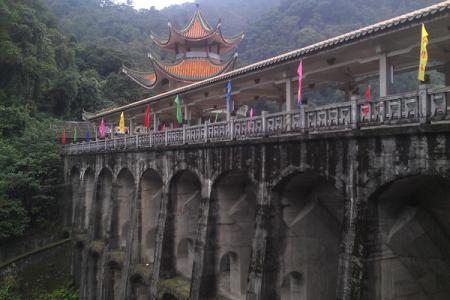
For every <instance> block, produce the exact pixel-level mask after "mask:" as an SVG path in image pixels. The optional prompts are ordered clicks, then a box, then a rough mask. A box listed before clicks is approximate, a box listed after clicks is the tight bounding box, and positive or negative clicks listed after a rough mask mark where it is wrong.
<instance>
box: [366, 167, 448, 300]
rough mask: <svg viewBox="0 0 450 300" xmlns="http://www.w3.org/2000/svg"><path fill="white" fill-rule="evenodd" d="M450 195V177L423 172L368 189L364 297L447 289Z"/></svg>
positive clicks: (441, 295) (434, 294)
mask: <svg viewBox="0 0 450 300" xmlns="http://www.w3.org/2000/svg"><path fill="white" fill-rule="evenodd" d="M449 199H450V180H448V179H445V178H442V177H437V176H426V175H415V176H408V177H404V178H399V179H397V180H394V181H391V182H389V183H387V184H385V185H383V186H381V187H380V188H379V189H378V190H376V191H375V192H374V193H373V194H372V195H371V197H370V199H369V210H368V217H367V236H366V241H365V245H366V255H367V258H368V259H367V264H366V273H365V281H366V284H365V285H364V286H365V287H366V288H365V289H364V290H363V297H364V298H365V299H368V300H372V299H376V298H377V297H381V298H387V297H389V298H390V299H394V300H395V299H403V298H404V297H405V295H407V296H408V297H411V298H413V297H415V298H414V299H416V298H417V299H418V298H420V297H422V298H424V299H425V298H427V297H430V298H433V299H446V298H447V297H448V295H450V286H449V285H448V282H450V221H449V220H450V201H449ZM375 257H376V259H374V258H375ZM382 282H383V283H384V284H382ZM387 285H388V286H389V289H387V288H385V286H387Z"/></svg>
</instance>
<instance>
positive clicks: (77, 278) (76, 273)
mask: <svg viewBox="0 0 450 300" xmlns="http://www.w3.org/2000/svg"><path fill="white" fill-rule="evenodd" d="M83 249H84V244H83V243H82V242H80V241H77V242H76V243H75V247H74V249H73V250H74V253H73V256H72V265H73V273H72V276H73V283H74V285H75V287H76V288H78V289H79V288H80V286H81V277H82V276H81V273H82V272H83V271H82V268H81V266H82V264H83Z"/></svg>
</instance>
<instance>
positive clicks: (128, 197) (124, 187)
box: [111, 169, 135, 250]
mask: <svg viewBox="0 0 450 300" xmlns="http://www.w3.org/2000/svg"><path fill="white" fill-rule="evenodd" d="M114 190H115V192H114V195H115V201H114V202H115V203H114V206H113V212H114V213H113V218H112V222H111V227H112V228H111V232H112V236H113V237H114V238H113V241H112V242H113V243H112V245H113V247H114V248H119V249H121V250H124V249H125V247H126V244H127V236H128V231H129V224H130V213H131V212H130V208H131V203H132V201H133V198H134V195H135V185H134V177H133V174H131V172H130V171H129V170H128V169H123V170H122V171H121V172H120V173H119V175H118V176H117V181H116V185H115V186H114Z"/></svg>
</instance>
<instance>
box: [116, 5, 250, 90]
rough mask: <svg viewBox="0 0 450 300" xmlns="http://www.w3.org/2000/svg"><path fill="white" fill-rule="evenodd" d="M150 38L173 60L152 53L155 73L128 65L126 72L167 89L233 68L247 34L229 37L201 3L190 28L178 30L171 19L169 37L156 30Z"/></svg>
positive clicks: (149, 85) (147, 85) (153, 86)
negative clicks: (211, 21)
mask: <svg viewBox="0 0 450 300" xmlns="http://www.w3.org/2000/svg"><path fill="white" fill-rule="evenodd" d="M150 37H151V39H152V41H153V42H154V43H155V44H156V45H157V46H158V47H159V48H160V49H161V50H163V51H165V52H167V53H168V54H169V57H172V58H173V61H171V62H169V63H168V62H164V61H162V60H161V59H160V58H157V56H156V55H155V54H152V53H149V58H150V61H151V63H152V65H153V72H138V71H134V70H131V69H129V68H127V67H124V68H123V72H124V73H125V74H126V75H127V76H128V77H130V78H131V79H132V80H134V81H135V82H136V83H138V84H139V85H141V86H142V87H144V88H147V89H151V90H154V91H156V92H163V91H167V90H170V89H174V88H177V87H180V86H182V85H186V84H189V83H193V82H197V81H201V80H204V79H207V78H210V77H213V76H217V75H220V74H222V73H225V72H228V71H230V70H232V69H233V67H234V64H235V61H236V58H237V52H236V46H237V44H238V43H239V42H240V41H241V40H242V39H243V38H244V34H242V33H241V34H238V35H236V36H234V37H231V38H229V37H225V36H224V35H223V34H222V30H221V22H220V20H219V22H218V23H217V25H216V26H215V27H211V26H210V25H209V24H208V22H207V21H206V19H205V18H204V17H203V16H202V14H201V13H200V9H199V5H198V4H197V10H196V12H195V14H194V16H193V17H192V19H191V21H190V22H189V24H188V25H187V26H186V27H184V28H183V29H181V30H180V29H176V28H175V27H174V26H173V25H172V24H171V23H170V22H169V36H168V38H167V39H163V38H161V37H159V36H157V35H156V34H154V33H152V34H151V35H150Z"/></svg>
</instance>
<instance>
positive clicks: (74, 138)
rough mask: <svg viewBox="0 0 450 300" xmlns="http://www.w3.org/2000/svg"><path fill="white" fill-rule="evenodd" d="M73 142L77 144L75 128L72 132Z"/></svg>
mask: <svg viewBox="0 0 450 300" xmlns="http://www.w3.org/2000/svg"><path fill="white" fill-rule="evenodd" d="M73 142H74V143H76V142H77V128H76V127H75V128H74V130H73Z"/></svg>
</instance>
